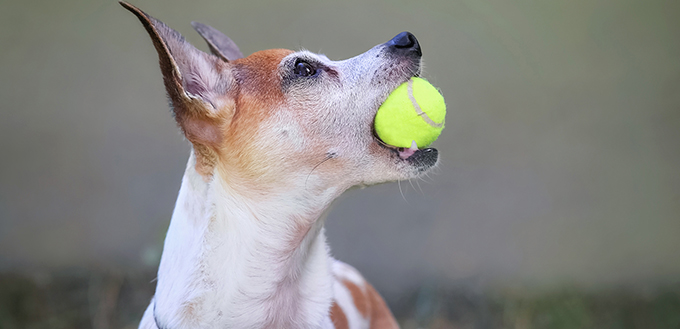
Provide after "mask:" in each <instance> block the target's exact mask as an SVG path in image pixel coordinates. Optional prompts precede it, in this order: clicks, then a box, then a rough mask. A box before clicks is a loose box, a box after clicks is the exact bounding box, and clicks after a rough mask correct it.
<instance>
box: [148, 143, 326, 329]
mask: <svg viewBox="0 0 680 329" xmlns="http://www.w3.org/2000/svg"><path fill="white" fill-rule="evenodd" d="M194 162H195V159H194V157H193V156H192V157H191V158H190V159H189V164H188V165H187V170H186V172H185V175H184V178H183V180H182V187H181V189H180V192H179V196H178V198H177V203H176V205H175V211H174V213H173V216H172V221H171V223H170V227H169V229H168V234H167V237H166V240H165V246H164V251H163V256H162V259H161V264H160V267H159V271H158V283H157V288H156V295H155V297H154V301H153V302H152V304H151V305H150V309H149V310H148V311H147V312H146V313H145V316H144V319H143V320H142V325H144V323H150V324H155V325H157V326H158V327H159V328H213V327H214V328H322V327H325V325H324V323H326V324H328V323H329V319H328V310H329V308H330V306H331V301H332V298H333V276H332V274H331V269H330V268H331V262H332V259H331V258H330V256H329V255H328V248H327V246H326V239H325V235H324V231H323V221H322V220H320V219H318V217H319V216H320V215H321V213H322V211H323V208H325V207H326V206H327V204H325V205H324V202H320V203H319V204H320V206H322V207H321V209H317V210H318V211H307V212H305V211H300V209H299V207H296V205H295V200H290V199H286V197H285V196H281V197H279V198H276V199H277V200H279V201H277V202H275V203H271V202H270V203H266V202H265V203H259V202H257V201H253V200H248V199H245V198H243V197H241V196H235V195H231V192H230V191H229V189H228V187H225V186H223V183H222V180H220V178H219V176H216V177H214V178H213V180H212V181H211V182H206V181H205V180H204V179H203V177H202V176H200V175H199V174H198V173H197V172H196V171H195V169H194ZM328 198H329V199H331V200H328V202H327V203H330V201H332V199H333V198H334V197H330V196H329V197H328ZM304 210H309V209H304ZM256 211H257V212H256ZM300 213H308V214H312V217H316V218H299V214H300ZM151 308H152V309H151ZM149 317H153V319H149Z"/></svg>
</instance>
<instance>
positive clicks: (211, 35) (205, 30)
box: [191, 22, 243, 62]
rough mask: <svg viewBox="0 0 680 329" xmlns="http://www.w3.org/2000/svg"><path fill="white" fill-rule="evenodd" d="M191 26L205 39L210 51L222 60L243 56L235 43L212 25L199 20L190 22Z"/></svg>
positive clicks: (231, 59)
mask: <svg viewBox="0 0 680 329" xmlns="http://www.w3.org/2000/svg"><path fill="white" fill-rule="evenodd" d="M191 26H193V27H194V29H195V30H196V32H198V34H200V35H201V36H202V37H203V39H205V42H207V43H208V47H210V51H211V52H212V53H213V54H215V56H217V57H219V58H221V59H222V60H223V61H225V62H228V61H233V60H235V59H239V58H243V54H242V53H241V50H239V49H238V46H237V45H236V43H234V41H232V40H231V39H229V37H228V36H226V35H224V34H223V33H222V32H220V31H218V30H217V29H215V28H214V27H212V26H210V25H206V24H203V23H199V22H191Z"/></svg>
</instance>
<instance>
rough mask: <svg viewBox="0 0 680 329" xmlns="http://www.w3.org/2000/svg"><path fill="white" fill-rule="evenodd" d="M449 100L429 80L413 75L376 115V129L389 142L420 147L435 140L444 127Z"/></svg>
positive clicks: (407, 146)
mask: <svg viewBox="0 0 680 329" xmlns="http://www.w3.org/2000/svg"><path fill="white" fill-rule="evenodd" d="M445 116H446V104H445V103H444V97H443V96H442V95H441V94H440V93H439V90H437V88H435V87H434V86H433V85H431V84H430V83H429V82H427V80H425V79H421V78H415V77H414V78H411V79H410V80H408V81H407V82H404V83H403V84H401V85H400V86H399V87H397V89H395V90H394V91H393V92H392V93H391V94H390V95H389V96H388V97H387V99H386V100H385V102H384V103H383V104H382V105H381V106H380V108H379V109H378V113H377V114H376V115H375V132H376V134H377V135H378V137H379V138H380V139H381V140H382V141H383V142H385V143H387V144H389V145H392V146H396V147H404V148H410V147H411V143H412V142H413V141H415V142H416V145H417V146H418V148H419V149H422V148H424V147H427V146H428V145H430V144H432V142H434V141H435V140H437V137H439V134H441V132H442V130H443V129H444V117H445Z"/></svg>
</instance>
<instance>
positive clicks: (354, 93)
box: [120, 1, 439, 329]
mask: <svg viewBox="0 0 680 329" xmlns="http://www.w3.org/2000/svg"><path fill="white" fill-rule="evenodd" d="M120 3H121V5H122V6H123V7H125V8H126V9H128V10H129V11H131V12H132V13H133V14H135V15H136V16H137V18H139V20H140V21H141V22H142V25H143V26H144V28H145V29H146V31H147V32H148V33H149V35H150V36H151V40H152V41H153V45H154V46H155V48H156V50H157V52H158V56H159V62H160V68H161V72H162V74H163V82H164V84H165V87H166V89H167V93H168V97H169V99H170V103H171V107H172V112H173V114H174V117H175V119H176V121H177V124H178V126H179V127H180V128H181V130H182V132H183V133H184V135H185V136H186V139H187V140H189V142H190V143H191V146H192V150H191V154H190V157H189V161H188V165H187V167H186V171H185V172H184V177H183V178H182V185H181V188H180V191H179V195H178V198H177V203H176V205H175V210H174V212H173V215H172V220H171V222H170V227H169V229H168V233H167V236H166V239H165V245H164V249H163V254H162V257H161V261H160V266H159V269H158V281H157V285H156V293H155V295H154V297H153V298H152V300H151V303H150V305H149V307H148V308H147V309H146V311H145V312H144V315H143V317H142V320H141V323H140V326H139V327H140V328H144V329H149V328H154V329H175V328H335V329H344V328H352V329H355V328H378V329H384V328H398V324H397V321H396V320H395V318H394V316H393V315H392V313H391V312H390V310H389V309H388V307H387V305H386V304H385V302H384V300H383V299H382V297H380V295H379V294H378V293H377V292H376V290H375V289H374V288H373V286H371V285H370V284H369V283H368V282H366V280H365V279H364V278H363V277H362V276H361V274H359V272H358V271H357V270H355V269H354V268H353V267H351V266H349V265H347V264H345V263H342V262H340V261H337V260H335V259H333V258H332V257H331V256H330V255H329V248H328V245H327V243H326V238H325V233H324V228H323V226H324V214H325V211H326V209H327V208H328V207H329V205H330V204H331V202H332V201H333V200H334V199H336V198H337V197H338V196H339V195H340V194H341V193H343V192H344V191H346V190H347V189H349V188H350V187H353V186H357V185H371V184H377V183H381V182H387V181H395V180H402V179H411V178H414V177H418V176H419V175H421V174H423V173H425V172H427V171H428V170H430V169H431V168H432V167H434V166H436V165H437V163H438V158H439V157H438V151H437V150H436V149H433V148H427V149H421V150H418V149H417V148H414V147H412V148H409V149H403V148H401V149H400V148H396V147H392V146H389V145H386V144H385V143H383V142H382V141H381V140H380V139H379V138H378V137H377V136H376V134H375V132H374V130H373V119H374V117H375V114H376V112H377V110H378V108H379V107H380V105H381V103H382V102H383V101H384V100H385V99H386V98H387V96H388V95H389V94H390V92H391V91H393V90H394V89H395V88H396V87H397V86H399V85H400V84H402V83H404V82H406V81H407V80H409V79H410V78H411V77H413V76H418V75H419V74H420V72H421V57H422V53H421V48H420V45H419V43H418V40H417V39H416V38H415V36H413V35H412V34H411V33H408V32H402V33H400V34H399V35H397V36H396V37H394V38H393V39H391V40H390V41H388V42H386V43H383V44H380V45H377V46H375V47H374V48H372V49H370V50H368V51H367V52H365V53H363V54H361V55H358V56H356V57H353V58H350V59H347V60H343V61H331V60H330V59H328V58H327V57H326V56H324V55H319V54H315V53H312V52H309V51H297V52H296V51H291V50H285V49H271V50H265V51H260V52H256V53H254V54H252V55H250V56H248V57H243V55H242V54H241V51H240V50H239V49H238V47H237V46H236V45H235V44H234V42H233V41H232V40H231V39H229V38H228V37H227V36H225V35H224V34H222V33H221V32H219V31H217V30H215V29H214V28H212V27H210V26H207V25H204V24H200V23H195V22H194V23H192V25H193V26H194V28H195V29H196V30H197V31H198V32H199V34H200V35H201V36H202V37H203V38H204V39H205V40H206V41H207V43H208V46H209V48H210V51H211V54H208V53H206V52H202V51H200V50H198V49H196V48H194V47H193V46H192V45H191V44H189V43H188V42H186V41H185V40H184V38H183V37H182V36H181V35H180V34H179V33H178V32H176V31H175V30H173V29H171V28H169V27H168V26H166V25H165V24H163V23H162V22H160V21H158V20H156V19H154V18H153V17H151V16H149V15H147V14H146V13H144V12H143V11H141V10H139V9H138V8H136V7H134V6H133V5H131V4H129V3H126V2H122V1H121V2H120Z"/></svg>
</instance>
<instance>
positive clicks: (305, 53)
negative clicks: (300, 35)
mask: <svg viewBox="0 0 680 329" xmlns="http://www.w3.org/2000/svg"><path fill="white" fill-rule="evenodd" d="M292 58H295V59H303V60H313V61H318V62H321V63H324V64H331V63H333V61H332V60H330V59H329V58H328V57H327V56H326V55H324V54H317V53H314V52H311V51H309V50H306V49H302V50H299V51H296V52H294V53H292V54H289V55H288V56H286V57H285V58H284V59H283V60H282V61H281V64H284V63H286V62H287V60H289V59H292Z"/></svg>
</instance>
